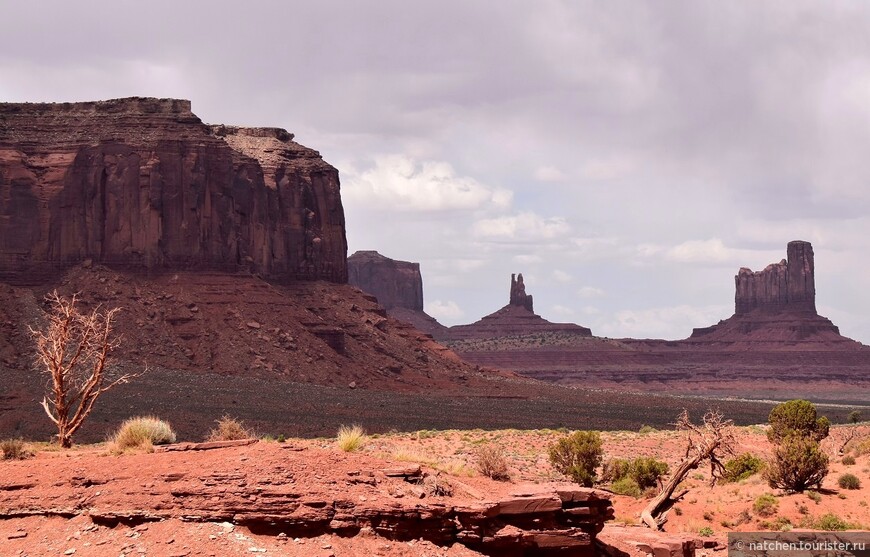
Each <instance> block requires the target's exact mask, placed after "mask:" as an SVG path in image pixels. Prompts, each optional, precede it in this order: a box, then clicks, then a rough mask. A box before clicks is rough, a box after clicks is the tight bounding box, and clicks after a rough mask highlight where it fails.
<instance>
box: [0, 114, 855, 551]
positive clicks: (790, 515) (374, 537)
mask: <svg viewBox="0 0 870 557" xmlns="http://www.w3.org/2000/svg"><path fill="white" fill-rule="evenodd" d="M347 234H348V231H347V229H346V225H345V214H344V207H343V204H342V197H341V192H340V186H339V175H338V171H337V170H336V169H335V168H334V167H333V166H331V165H330V164H329V163H327V162H326V161H324V160H323V158H321V156H320V154H319V153H318V152H317V151H315V150H313V149H311V148H308V147H305V146H302V145H300V144H299V143H296V142H295V141H294V136H293V134H291V133H289V132H287V131H286V130H283V129H280V128H265V127H254V128H245V127H235V126H229V125H209V124H205V123H203V122H202V121H201V120H200V119H199V118H198V117H197V116H196V115H195V114H194V113H193V112H192V111H191V104H190V102H189V101H185V100H178V99H157V98H141V97H134V98H123V99H116V100H108V101H94V102H76V103H57V104H52V103H2V104H0V373H2V385H0V439H5V440H7V441H6V442H5V443H7V444H6V445H4V447H8V451H7V450H6V448H4V455H5V454H6V453H7V452H8V455H9V456H8V459H7V458H4V460H3V461H0V554H2V555H7V554H8V555H22V556H23V555H64V554H65V555H73V554H75V555H107V554H110V553H111V554H116V553H120V554H122V555H145V554H147V555H157V556H169V555H178V556H181V555H249V554H258V553H262V554H265V555H293V556H295V555H299V556H301V555H324V556H326V555H336V556H345V555H348V556H349V555H397V556H398V555H430V556H435V555H450V556H464V555H480V554H484V555H508V556H510V555H605V554H606V555H612V556H624V555H656V556H658V555H675V556H676V555H680V556H683V555H712V554H720V555H724V554H725V550H726V544H727V541H726V535H727V533H728V532H747V531H758V530H763V531H788V530H792V529H797V530H802V529H803V530H865V529H866V528H867V527H868V525H870V510H868V507H867V493H868V490H870V487H868V486H870V476H868V469H870V440H868V439H870V428H868V426H867V425H866V424H864V423H862V421H863V420H864V419H867V418H868V417H870V347H868V346H865V345H863V344H861V343H859V342H857V341H855V340H852V339H849V338H847V337H845V336H842V335H841V334H840V331H839V329H838V327H837V325H836V324H835V323H833V322H832V321H831V320H829V319H827V318H826V317H823V316H821V315H819V313H818V312H817V307H816V296H817V292H816V286H815V260H814V250H813V246H812V245H811V244H810V243H809V242H806V241H800V240H795V241H791V242H789V243H788V245H787V246H784V247H785V256H786V257H785V258H784V259H783V260H782V261H781V262H779V263H772V264H771V265H769V266H767V267H766V268H765V269H763V270H761V271H756V272H753V271H751V270H750V269H746V268H741V269H739V270H738V271H737V274H736V276H735V308H734V314H733V315H732V316H731V317H727V318H725V317H726V316H723V319H722V320H721V321H719V323H717V324H712V325H711V326H708V327H704V328H697V329H695V330H694V332H693V333H692V334H691V336H689V337H688V338H685V339H683V340H657V339H632V338H608V337H602V336H596V335H595V331H594V330H592V329H590V328H589V327H586V326H583V325H582V324H575V323H554V322H550V321H548V320H545V319H544V318H542V317H540V316H539V315H537V314H536V313H535V308H534V300H533V296H532V292H533V291H534V288H535V286H534V284H527V283H526V282H525V280H524V277H523V275H522V274H520V273H517V274H516V275H514V276H511V277H510V281H509V282H508V280H507V279H508V277H504V278H505V281H504V284H497V285H491V287H492V288H493V289H497V290H499V291H500V290H501V289H502V288H503V289H504V299H505V301H506V302H507V305H505V306H504V307H502V308H501V309H498V310H497V311H494V312H493V313H491V314H489V315H486V316H484V317H482V318H481V319H479V320H478V321H475V322H473V323H470V324H465V325H454V326H451V327H447V326H444V325H442V324H441V323H439V322H438V321H437V320H436V319H435V318H433V317H431V316H429V315H427V314H426V313H425V312H424V303H423V278H424V274H423V273H424V272H425V269H423V270H421V266H420V265H419V264H417V263H412V262H405V261H397V260H393V259H390V258H388V257H385V256H383V255H381V254H380V253H378V252H377V251H374V250H371V251H359V252H356V253H354V254H352V255H350V257H348V253H347V252H348V241H347ZM372 248H378V246H372ZM521 270H522V269H518V271H521ZM52 292H57V294H58V295H59V296H60V297H62V298H65V299H70V298H72V297H73V296H74V295H75V296H76V299H77V303H78V307H79V308H80V309H81V310H82V311H83V312H85V313H87V312H92V311H95V310H99V311H105V310H111V309H113V308H121V311H120V312H119V313H118V314H117V317H116V318H115V321H114V326H113V328H112V330H111V333H112V336H113V338H117V347H116V348H114V349H113V350H111V353H110V356H111V358H110V360H109V361H108V364H107V367H106V373H107V381H108V382H111V381H112V380H113V378H117V377H121V376H123V375H125V374H127V375H129V376H130V379H129V381H126V382H123V383H122V384H118V385H117V386H115V387H113V388H111V389H110V390H107V391H105V392H104V393H101V394H100V396H99V400H98V401H96V403H95V404H94V407H93V411H92V412H89V414H88V415H87V419H86V420H85V421H84V422H83V425H82V428H81V429H80V430H79V431H77V432H76V433H75V436H74V440H75V446H74V447H73V448H71V449H62V450H61V449H58V448H57V447H56V445H55V444H51V443H50V441H51V440H52V435H54V434H55V433H57V427H56V424H54V423H52V421H51V420H50V419H49V418H48V416H46V409H47V408H48V406H46V408H43V406H42V405H41V404H40V402H41V401H42V400H43V398H44V397H47V396H48V397H50V396H52V395H51V381H50V378H49V377H48V376H47V375H46V373H45V372H44V370H40V368H39V363H38V360H37V350H38V347H37V345H36V344H35V343H34V338H35V337H34V331H39V330H45V329H46V327H47V323H48V319H49V315H51V312H52V311H53V310H54V309H55V308H54V307H53V305H52V304H51V303H49V302H48V301H47V298H46V296H48V295H50V294H51V293H52ZM819 294H820V295H822V293H821V292H820V293H819ZM54 388H55V390H56V389H57V382H55V383H54ZM792 399H809V400H810V401H812V402H813V403H814V406H813V404H809V403H807V404H808V406H809V407H813V410H812V412H813V416H812V419H811V422H812V423H811V426H812V427H815V423H816V416H815V412H816V410H817V411H818V413H819V415H820V416H821V415H824V416H825V417H826V418H827V420H825V421H824V427H822V425H820V426H819V429H818V432H815V430H813V431H812V432H811V433H808V434H807V435H808V436H809V437H812V436H815V437H814V438H813V441H812V442H813V443H815V444H814V445H812V447H814V448H813V449H812V450H814V451H816V453H813V454H822V453H824V455H826V456H825V457H824V462H825V471H826V474H824V475H823V477H822V478H821V479H819V480H818V481H817V482H814V483H811V485H809V486H800V489H790V488H788V487H780V488H774V487H772V484H771V483H770V482H768V481H766V480H765V479H763V478H770V477H773V476H771V475H770V474H769V470H770V467H772V466H774V465H773V464H770V463H775V462H776V461H777V460H776V459H777V458H780V457H778V456H777V455H778V454H779V452H778V451H781V450H784V449H783V447H786V446H788V442H789V441H788V440H789V439H791V438H790V437H789V436H787V435H786V436H783V437H777V436H776V435H771V434H770V433H769V432H771V431H775V430H776V427H777V426H776V420H775V419H774V418H772V417H771V419H770V424H768V420H769V416H773V414H771V410H772V409H773V408H774V407H777V408H778V407H779V406H777V405H780V404H781V403H783V402H785V401H789V400H792ZM46 404H48V403H46ZM802 408H803V407H802ZM683 410H685V411H686V412H687V414H688V418H689V419H690V420H691V424H694V425H692V426H691V427H689V425H687V424H685V423H684V424H682V425H683V426H685V427H682V429H680V428H676V429H675V424H676V423H677V422H678V421H679V416H680V414H681V412H682V411H683ZM711 410H712V411H714V412H715V413H716V415H715V416H713V417H714V418H715V417H716V416H721V417H722V419H723V420H726V422H721V423H720V422H718V421H715V420H712V421H705V422H702V419H704V416H705V413H707V418H710V416H711V414H708V411H711ZM802 411H803V410H802ZM136 416H155V417H157V418H159V419H161V420H165V421H166V422H167V423H168V424H171V427H172V430H173V432H172V435H171V438H172V439H171V442H169V441H168V436H167V439H166V440H162V441H158V440H156V439H155V440H153V441H154V442H153V443H152V442H151V441H149V442H148V443H145V444H144V445H142V446H134V447H132V448H127V449H124V448H123V447H120V448H119V446H118V439H119V438H118V437H117V436H116V432H117V431H118V428H119V426H121V424H122V422H124V420H127V419H129V418H133V417H136ZM716 419H718V418H716ZM727 420H730V421H733V423H734V424H736V425H731V423H730V421H727ZM219 421H220V422H223V423H236V424H237V425H238V427H239V434H238V435H233V436H230V435H227V436H225V437H224V438H221V435H220V432H219V431H218V432H216V431H215V430H213V428H215V424H216V422H219ZM819 423H820V424H821V423H822V422H821V421H820V422H819ZM351 425H357V426H360V428H358V430H357V431H356V434H355V442H356V444H354V445H344V444H343V441H342V439H338V440H337V439H336V433H337V432H338V431H339V429H340V428H342V427H344V426H351ZM828 425H830V430H829V429H828ZM720 426H721V427H720ZM693 427H697V429H692V428H693ZM794 427H795V428H797V426H794ZM218 429H219V428H218ZM797 429H799V428H797ZM797 429H795V430H796V431H797ZM210 430H211V433H210ZM574 432H580V433H583V434H586V433H587V432H593V433H594V437H595V438H596V439H598V441H592V440H590V441H589V444H590V445H595V444H596V443H597V446H598V448H597V449H596V450H595V451H593V452H594V453H596V455H597V456H596V457H595V458H594V459H593V465H592V466H591V468H590V471H591V477H587V476H582V475H581V476H578V475H577V472H576V467H577V466H579V464H577V463H576V462H575V463H573V464H571V465H570V466H566V467H560V464H559V460H558V457H557V456H554V454H555V453H554V451H555V450H556V448H557V447H558V446H559V444H560V443H561V442H565V443H567V441H566V440H569V439H572V438H573V439H575V441H577V440H578V439H580V438H579V437H572V436H575V435H576V434H575V433H574ZM597 432H601V433H597ZM693 432H694V433H695V434H697V435H699V436H700V437H698V438H696V439H695V441H692V439H693V437H692V435H693ZM593 433H589V435H593ZM719 435H724V436H725V437H723V438H721V439H720V438H719V437H717V436H719ZM113 436H115V437H113ZM710 436H712V437H710ZM581 437H582V436H581ZM714 437H715V438H716V444H715V446H711V447H710V448H709V451H710V452H707V453H704V455H701V456H699V460H698V461H696V462H695V463H694V466H692V467H691V470H692V472H691V474H689V473H686V475H685V476H678V477H676V479H675V482H676V483H675V485H676V484H677V483H678V484H679V485H680V488H681V489H683V488H685V489H686V491H685V493H682V495H679V494H677V495H674V496H673V497H672V498H670V497H665V505H664V507H663V508H662V509H658V510H655V511H654V512H653V513H652V514H653V518H655V519H657V520H658V519H661V524H659V526H664V532H662V531H659V528H648V527H647V526H644V525H643V524H642V523H641V522H642V521H641V515H642V512H643V511H644V510H645V508H646V507H647V505H648V504H651V502H652V501H655V498H656V497H657V495H658V494H660V493H664V492H663V491H662V490H663V489H665V488H666V485H667V483H668V480H669V479H674V478H675V474H676V471H677V470H679V469H681V466H682V465H683V464H685V462H686V461H685V459H686V458H687V455H688V453H689V452H690V451H689V450H688V449H687V447H686V443H692V442H697V443H700V444H699V445H695V447H696V448H698V447H701V446H704V443H707V442H711V441H710V440H711V439H713V438H714ZM590 439H592V437H590ZM699 439H700V440H701V441H699ZM16 440H18V441H17V445H16V443H15V441H16ZM577 442H578V443H579V442H580V441H577ZM808 442H809V441H808ZM690 447H692V445H690ZM13 448H14V450H13ZM693 450H694V449H693ZM715 451H720V452H719V453H716V452H715ZM702 452H703V451H702ZM13 453H14V454H13ZM487 455H488V456H489V457H490V458H492V459H493V460H494V461H495V462H496V464H498V465H500V466H501V469H502V470H501V473H496V472H493V468H492V467H490V466H487V465H486V464H485V461H486V459H487ZM741 455H743V458H744V459H747V458H749V457H745V455H749V456H750V457H752V458H755V459H756V460H757V461H758V464H757V466H755V465H753V466H755V467H754V468H753V467H749V468H747V470H746V472H747V474H748V475H745V476H742V477H738V476H740V474H737V475H736V476H734V477H731V478H730V479H729V480H728V481H724V482H718V483H715V485H713V483H712V482H713V480H714V476H718V475H719V473H720V472H723V471H729V473H731V472H733V470H732V469H731V468H728V466H726V467H725V468H723V469H718V468H717V467H716V463H717V462H719V459H720V458H721V461H722V463H723V464H724V463H725V461H729V460H732V459H737V458H738V457H741ZM18 457H21V460H18ZM638 458H645V459H648V460H646V461H644V462H646V463H647V464H649V463H651V462H652V463H659V464H653V465H651V466H652V469H653V470H658V472H655V473H654V474H653V476H654V478H653V479H652V481H651V482H650V483H649V484H648V485H644V482H645V481H647V480H649V477H647V476H643V478H641V477H640V476H639V477H638V478H635V479H631V478H629V477H628V476H625V475H624V474H623V475H620V473H618V472H614V470H616V469H618V462H619V461H624V462H625V463H627V464H625V466H626V467H627V468H625V470H629V469H632V470H634V469H635V468H631V467H632V466H635V467H636V466H640V464H638V463H637V462H636V459H638ZM819 458H820V459H821V457H819ZM596 459H597V460H596ZM753 462H754V461H753ZM765 462H767V463H768V464H764V463H765ZM711 463H712V464H711ZM657 466H658V468H657ZM734 466H737V465H736V464H735V465H734ZM765 467H767V470H768V472H765V471H764V469H765ZM750 468H751V469H750ZM625 470H624V471H623V472H625ZM625 473H627V472H625ZM572 474H573V475H572ZM765 474H767V475H765ZM629 475H630V474H629ZM847 476H851V477H853V478H855V482H856V483H854V484H853V483H851V480H848V481H845V482H844V480H843V478H844V477H847ZM572 478H573V479H574V480H575V481H573V482H572V481H571V479H572ZM593 478H594V481H593V480H592V479H593ZM587 480H588V481H587ZM621 480H623V482H622V483H621V484H620V483H619V482H620V481H621ZM628 480H631V481H630V482H629V481H628ZM632 482H633V483H632ZM773 483H775V482H773ZM629 484H630V485H629ZM626 486H628V487H626ZM810 488H811V489H810ZM759 501H761V502H759ZM771 501H772V502H771ZM838 521H839V522H838Z"/></svg>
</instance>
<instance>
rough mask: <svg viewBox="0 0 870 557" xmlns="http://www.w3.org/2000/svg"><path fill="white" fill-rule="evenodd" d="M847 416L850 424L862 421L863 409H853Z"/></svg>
mask: <svg viewBox="0 0 870 557" xmlns="http://www.w3.org/2000/svg"><path fill="white" fill-rule="evenodd" d="M846 418H847V419H848V420H849V423H850V424H857V423H858V422H860V421H861V411H860V410H852V411H851V412H849V415H848V416H847V417H846Z"/></svg>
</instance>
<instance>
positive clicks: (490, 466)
mask: <svg viewBox="0 0 870 557" xmlns="http://www.w3.org/2000/svg"><path fill="white" fill-rule="evenodd" d="M476 456H477V471H478V472H480V473H481V474H483V475H484V476H487V477H489V478H492V479H493V480H497V481H500V482H506V481H508V480H510V479H511V475H510V471H509V469H508V463H507V458H506V456H505V452H504V449H503V448H501V447H500V446H498V445H495V444H488V445H483V446H482V447H479V448H478V449H477V455H476Z"/></svg>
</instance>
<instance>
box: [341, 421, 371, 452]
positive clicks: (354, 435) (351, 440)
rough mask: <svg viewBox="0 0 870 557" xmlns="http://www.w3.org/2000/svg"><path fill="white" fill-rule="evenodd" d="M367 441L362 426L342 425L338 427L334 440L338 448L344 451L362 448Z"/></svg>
mask: <svg viewBox="0 0 870 557" xmlns="http://www.w3.org/2000/svg"><path fill="white" fill-rule="evenodd" d="M367 441H368V436H367V435H366V432H365V430H364V429H363V428H362V426H359V425H352V426H346V425H343V426H341V427H340V428H338V436H337V438H336V442H337V444H338V448H339V449H341V450H342V451H344V452H346V453H352V452H354V451H358V450H360V449H362V448H363V447H364V446H365V444H366V442H367Z"/></svg>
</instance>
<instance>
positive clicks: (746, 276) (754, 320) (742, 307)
mask: <svg viewBox="0 0 870 557" xmlns="http://www.w3.org/2000/svg"><path fill="white" fill-rule="evenodd" d="M787 254H788V259H783V260H782V261H780V262H779V263H772V264H770V265H768V266H767V267H765V269H764V270H763V271H757V272H753V271H751V270H750V269H747V268H745V267H744V268H741V269H740V270H739V271H738V273H737V276H735V277H734V283H735V295H734V315H733V316H732V317H730V318H729V319H726V320H724V321H720V322H719V323H718V324H716V325H713V326H712V327H704V328H698V329H695V330H694V331H693V332H692V336H691V337H690V338H689V340H690V341H692V340H703V341H705V342H714V341H715V342H746V341H752V342H766V343H770V342H773V343H778V342H795V341H807V340H812V341H815V342H828V343H839V344H849V343H854V342H853V341H851V340H850V339H847V338H845V337H842V336H840V330H839V329H838V328H837V326H836V325H834V324H833V323H831V321H830V320H829V319H827V318H825V317H822V316H820V315H819V314H818V313H817V312H816V287H815V262H814V256H813V246H812V245H811V244H810V243H809V242H803V241H793V242H789V243H788V248H787Z"/></svg>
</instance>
